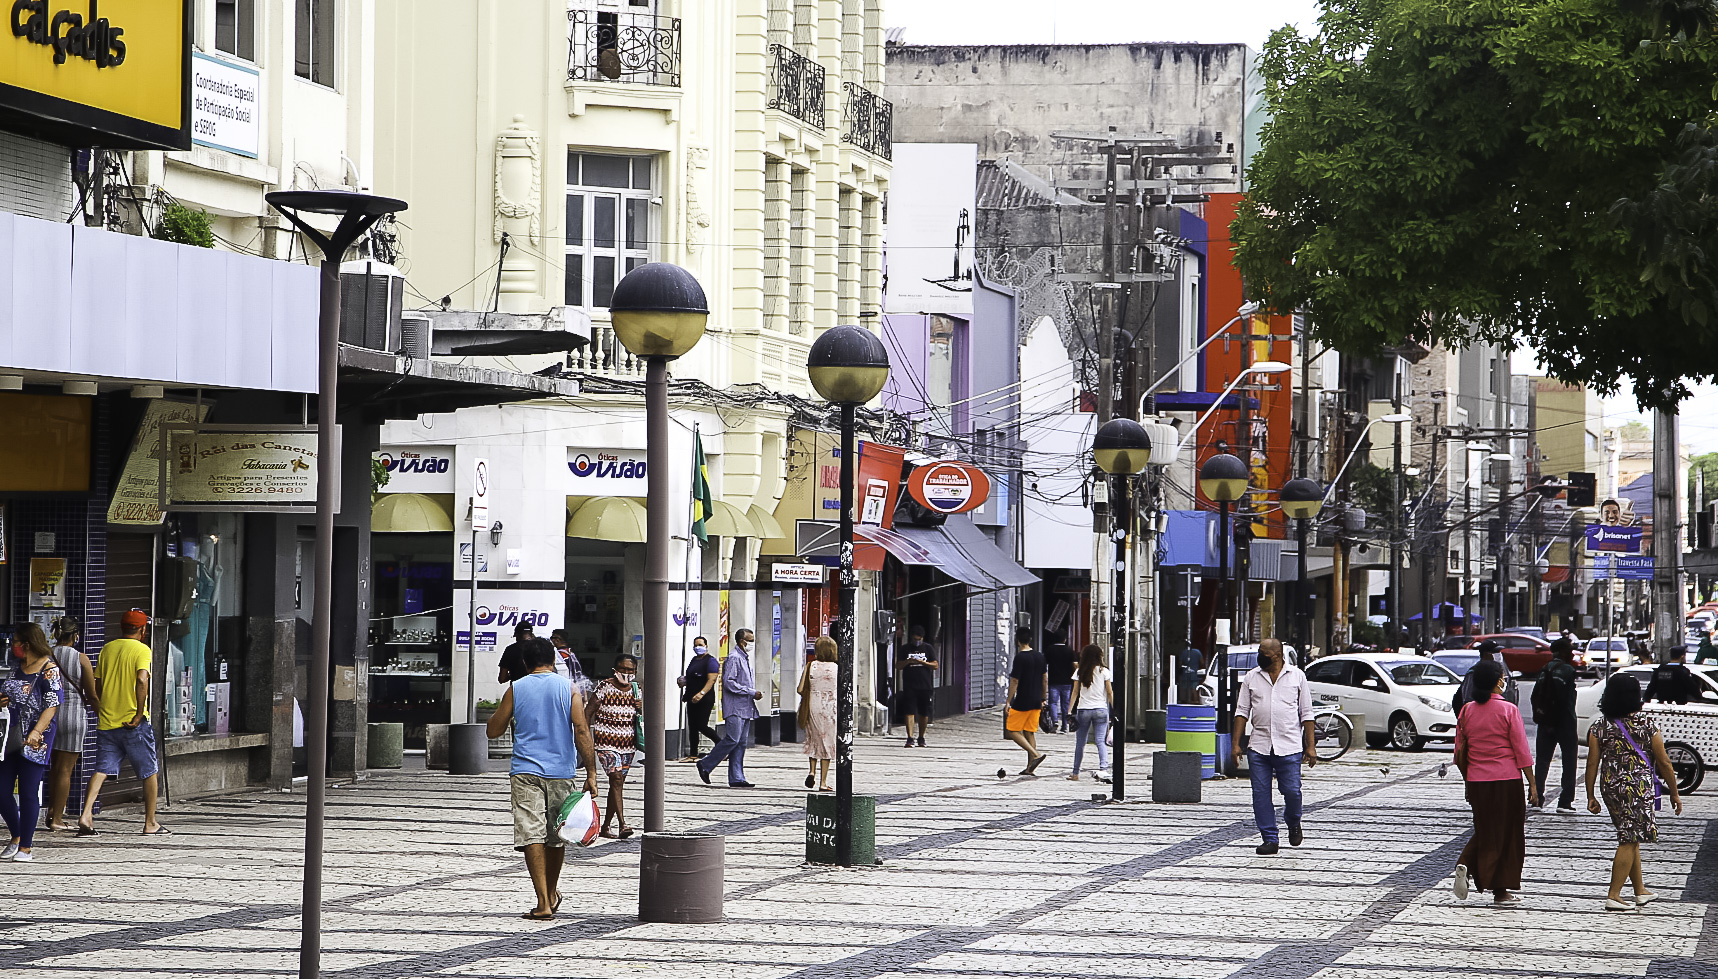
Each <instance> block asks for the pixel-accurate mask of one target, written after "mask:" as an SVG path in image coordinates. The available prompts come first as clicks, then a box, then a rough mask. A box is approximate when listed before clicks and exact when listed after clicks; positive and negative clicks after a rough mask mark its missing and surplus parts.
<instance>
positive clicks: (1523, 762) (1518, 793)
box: [1454, 659, 1539, 905]
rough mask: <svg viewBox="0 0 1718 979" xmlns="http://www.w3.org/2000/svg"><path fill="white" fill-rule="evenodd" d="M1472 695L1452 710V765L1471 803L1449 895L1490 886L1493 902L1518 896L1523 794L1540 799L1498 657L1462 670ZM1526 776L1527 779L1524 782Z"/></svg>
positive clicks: (1530, 757) (1518, 714) (1523, 833)
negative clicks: (1468, 835)
mask: <svg viewBox="0 0 1718 979" xmlns="http://www.w3.org/2000/svg"><path fill="white" fill-rule="evenodd" d="M1467 675H1468V678H1469V679H1470V680H1472V681H1473V701H1472V702H1471V703H1468V704H1464V705H1463V706H1462V708H1461V714H1460V715H1459V716H1458V717H1457V718H1456V758H1455V761H1456V767H1457V768H1459V769H1461V773H1462V778H1463V779H1465V780H1466V781H1467V802H1468V805H1469V806H1471V807H1472V808H1473V838H1472V839H1470V840H1468V842H1467V846H1466V847H1464V848H1462V852H1461V856H1460V857H1459V858H1458V859H1457V860H1456V874H1455V887H1454V889H1455V895H1456V898H1457V899H1458V900H1462V901H1465V900H1467V892H1468V885H1469V881H1470V876H1471V881H1472V885H1473V887H1475V888H1477V889H1478V890H1481V891H1491V893H1492V900H1493V902H1494V903H1496V904H1499V905H1508V904H1517V903H1519V902H1520V901H1521V898H1519V897H1517V896H1516V895H1515V894H1513V893H1511V892H1512V891H1518V890H1520V889H1521V867H1522V865H1523V864H1524V863H1526V862H1527V802H1528V798H1529V797H1531V799H1532V802H1533V804H1534V805H1536V806H1537V805H1538V804H1539V787H1538V786H1537V785H1535V784H1534V782H1533V752H1532V751H1530V750H1529V749H1528V747H1527V729H1526V728H1525V727H1524V726H1523V725H1522V723H1521V711H1519V710H1517V709H1516V707H1515V705H1514V704H1512V703H1510V702H1509V701H1507V700H1505V699H1503V691H1504V685H1505V682H1506V681H1507V680H1508V679H1509V674H1508V673H1507V672H1505V670H1504V668H1503V664H1502V663H1500V662H1498V661H1496V660H1489V659H1487V660H1481V661H1480V662H1478V663H1475V664H1474V667H1473V669H1471V670H1469V671H1468V674H1467ZM1523 780H1525V782H1526V784H1527V785H1528V786H1529V788H1528V789H1527V791H1525V792H1524V791H1523V790H1522V783H1523Z"/></svg>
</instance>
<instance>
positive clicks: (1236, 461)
mask: <svg viewBox="0 0 1718 979" xmlns="http://www.w3.org/2000/svg"><path fill="white" fill-rule="evenodd" d="M1249 475H1250V474H1249V472H1248V470H1247V464H1246V463H1244V462H1242V461H1241V460H1240V458H1239V457H1237V456H1232V455H1230V454H1228V453H1227V452H1221V453H1218V454H1217V455H1214V456H1212V457H1211V458H1209V459H1206V460H1205V464H1204V465H1202V466H1200V467H1199V489H1200V490H1201V491H1202V492H1204V494H1205V495H1206V497H1208V498H1210V499H1212V500H1215V501H1216V502H1217V510H1218V513H1219V514H1220V516H1219V518H1218V523H1217V528H1218V529H1217V551H1218V555H1219V567H1220V569H1221V570H1220V571H1219V572H1218V577H1217V614H1218V616H1219V617H1220V618H1222V619H1224V620H1225V621H1227V622H1228V623H1229V629H1230V630H1231V632H1232V630H1233V629H1234V615H1235V610H1234V607H1233V602H1232V600H1231V598H1230V595H1229V547H1230V544H1231V541H1230V540H1229V506H1230V504H1232V503H1234V502H1235V501H1236V500H1239V499H1241V498H1243V497H1245V496H1246V495H1247V483H1248V477H1249ZM1231 640H1232V635H1230V636H1225V637H1224V643H1223V649H1222V651H1221V652H1219V653H1218V654H1217V663H1216V666H1217V730H1218V731H1219V732H1222V731H1227V730H1229V727H1230V725H1231V723H1232V722H1231V721H1230V719H1229V712H1230V711H1231V710H1232V709H1233V707H1234V703H1233V701H1232V700H1231V699H1230V696H1229V642H1230V641H1231ZM1218 755H1219V758H1218V763H1219V764H1226V762H1225V761H1224V759H1226V758H1227V757H1228V753H1227V752H1222V751H1220V752H1218Z"/></svg>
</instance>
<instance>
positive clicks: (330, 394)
mask: <svg viewBox="0 0 1718 979" xmlns="http://www.w3.org/2000/svg"><path fill="white" fill-rule="evenodd" d="M263 199H264V200H266V201H268V203H269V206H271V207H273V208H274V209H275V210H277V211H279V212H280V213H281V214H282V215H284V216H285V217H286V219H287V220H288V221H291V222H292V224H293V226H294V227H296V228H297V229H298V230H299V232H300V233H301V234H303V235H304V236H305V237H306V238H309V239H310V240H311V241H312V242H314V243H315V244H316V247H317V248H319V249H321V251H322V289H321V292H322V297H321V309H320V311H319V312H318V314H317V320H316V327H317V343H316V377H317V381H316V464H317V465H318V466H319V467H320V468H319V469H318V470H317V472H316V581H315V584H314V586H313V588H312V590H311V599H310V608H311V613H310V616H311V618H310V663H309V671H308V676H307V679H308V681H309V685H310V689H309V690H307V691H305V696H304V748H305V755H306V764H307V766H308V771H307V773H306V774H307V776H308V777H307V779H306V784H305V794H304V795H305V815H304V907H303V916H302V919H301V923H300V928H299V946H298V974H299V976H300V977H301V979H313V977H315V976H318V975H321V972H322V839H323V816H324V809H325V807H326V803H327V794H328V637H329V634H330V633H331V632H332V629H333V616H334V498H335V495H336V494H337V493H338V492H339V487H340V482H339V480H340V459H339V454H340V447H339V446H338V445H337V444H336V441H337V440H336V438H335V426H336V419H335V414H336V412H337V410H338V406H339V405H338V402H339V399H338V398H337V397H336V393H337V389H338V385H339V383H340V372H339V353H340V260H341V259H343V258H344V257H345V256H346V250H347V249H348V248H351V247H352V245H353V244H354V243H356V242H357V240H358V239H359V238H361V237H363V236H364V234H365V233H366V232H368V231H369V230H370V228H371V227H373V226H374V225H375V223H376V222H377V221H380V220H381V219H382V218H383V216H385V215H388V214H393V213H395V212H398V211H403V210H405V209H406V202H405V201H402V200H398V199H396V198H393V197H377V196H375V195H374V194H361V193H358V192H356V191H350V190H282V191H276V192H275V193H272V194H268V195H266V196H265V197H264V198H263ZM312 214H314V215H319V216H322V217H325V218H333V219H335V225H334V230H333V231H322V230H320V229H318V228H317V227H316V226H315V225H313V224H312V223H311V222H310V220H309V219H308V218H307V217H306V215H312ZM8 791H9V790H8Z"/></svg>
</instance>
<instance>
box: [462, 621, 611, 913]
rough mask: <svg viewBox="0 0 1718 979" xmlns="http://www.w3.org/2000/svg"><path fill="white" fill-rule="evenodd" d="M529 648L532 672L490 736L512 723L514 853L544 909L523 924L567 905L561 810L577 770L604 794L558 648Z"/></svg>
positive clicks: (517, 685) (515, 688)
mask: <svg viewBox="0 0 1718 979" xmlns="http://www.w3.org/2000/svg"><path fill="white" fill-rule="evenodd" d="M520 645H521V646H523V647H524V648H523V649H522V650H521V653H523V654H524V660H525V666H526V667H528V668H529V670H530V672H529V673H526V674H525V675H524V676H521V677H520V678H518V679H517V680H514V681H513V682H512V683H510V684H508V686H507V693H506V694H504V695H503V696H502V698H501V704H500V706H498V707H496V708H495V714H494V716H492V717H490V718H489V732H488V733H489V736H490V737H491V738H498V737H500V736H501V735H502V733H503V732H504V731H506V730H507V724H508V722H509V721H511V722H513V766H512V769H511V773H512V774H511V781H512V785H513V848H514V849H516V850H521V851H523V852H524V854H525V869H526V870H528V871H530V874H531V887H532V888H533V889H534V890H536V892H537V906H536V907H534V908H532V909H531V910H530V911H528V912H526V913H525V914H523V915H521V916H520V917H523V918H526V919H529V920H531V921H552V920H553V919H554V917H555V912H556V911H557V910H559V908H560V906H561V892H560V889H559V885H560V881H561V863H562V860H563V859H564V858H565V856H566V844H565V843H564V842H562V840H561V837H560V835H559V834H557V833H556V831H555V830H556V827H555V821H556V818H557V817H558V816H559V815H560V812H561V806H562V804H564V803H565V802H566V801H567V797H568V796H570V795H572V794H573V779H574V778H575V777H576V776H577V774H578V769H580V768H583V769H584V770H585V786H584V790H585V791H586V792H589V793H591V794H592V795H593V796H594V795H595V794H596V791H597V776H596V752H595V748H594V745H593V743H592V741H591V728H590V723H589V722H588V721H587V720H586V718H585V704H584V698H583V697H582V696H581V695H580V694H579V691H578V690H577V689H576V688H575V687H574V686H573V684H572V683H570V682H568V680H567V678H566V677H564V676H559V675H557V674H556V673H555V647H554V646H552V645H550V644H549V641H548V640H547V639H530V640H526V641H525V642H522V643H521V644H520Z"/></svg>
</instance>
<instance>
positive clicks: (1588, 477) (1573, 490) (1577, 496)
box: [1566, 473, 1599, 509]
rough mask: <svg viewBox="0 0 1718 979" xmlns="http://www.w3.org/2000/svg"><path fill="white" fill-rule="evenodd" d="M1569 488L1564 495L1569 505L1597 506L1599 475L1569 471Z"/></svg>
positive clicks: (1576, 506)
mask: <svg viewBox="0 0 1718 979" xmlns="http://www.w3.org/2000/svg"><path fill="white" fill-rule="evenodd" d="M1568 484H1569V490H1568V493H1567V496H1566V499H1567V501H1568V504H1569V506H1571V507H1574V508H1576V509H1579V508H1581V507H1588V506H1597V505H1598V502H1599V477H1598V476H1597V475H1595V474H1593V473H1570V474H1569V479H1568Z"/></svg>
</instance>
